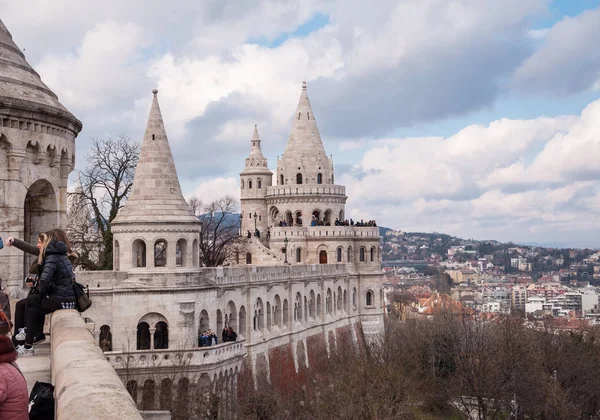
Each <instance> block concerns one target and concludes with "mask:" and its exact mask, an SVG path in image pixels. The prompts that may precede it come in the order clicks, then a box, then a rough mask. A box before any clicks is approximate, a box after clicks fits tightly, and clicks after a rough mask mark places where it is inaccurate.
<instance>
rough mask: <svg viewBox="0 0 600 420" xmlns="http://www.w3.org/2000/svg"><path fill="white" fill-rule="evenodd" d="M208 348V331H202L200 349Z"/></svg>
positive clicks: (199, 339)
mask: <svg viewBox="0 0 600 420" xmlns="http://www.w3.org/2000/svg"><path fill="white" fill-rule="evenodd" d="M206 346H208V334H206V331H202V334H200V336H199V337H198V347H206Z"/></svg>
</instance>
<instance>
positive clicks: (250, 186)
mask: <svg viewBox="0 0 600 420" xmlns="http://www.w3.org/2000/svg"><path fill="white" fill-rule="evenodd" d="M248 189H249V190H251V189H252V180H251V179H250V180H248Z"/></svg>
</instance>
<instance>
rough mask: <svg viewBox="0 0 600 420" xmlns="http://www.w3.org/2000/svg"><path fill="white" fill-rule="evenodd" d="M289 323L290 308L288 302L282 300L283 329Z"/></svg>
mask: <svg viewBox="0 0 600 420" xmlns="http://www.w3.org/2000/svg"><path fill="white" fill-rule="evenodd" d="M289 322H290V308H289V305H288V300H287V299H284V300H283V325H284V326H285V327H287V326H288V323H289Z"/></svg>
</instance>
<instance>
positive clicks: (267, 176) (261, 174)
mask: <svg viewBox="0 0 600 420" xmlns="http://www.w3.org/2000/svg"><path fill="white" fill-rule="evenodd" d="M251 143H252V144H251V148H250V154H249V155H248V157H247V158H246V166H245V168H244V170H243V171H242V172H241V173H240V188H241V199H240V202H241V218H242V234H246V233H247V232H248V231H250V232H251V234H253V233H254V231H255V230H258V231H259V232H260V238H261V239H265V235H266V231H267V227H268V213H267V202H266V195H267V187H270V186H271V185H272V183H273V172H271V171H270V170H269V168H268V167H267V159H266V158H265V157H264V156H263V154H262V150H261V148H260V137H259V135H258V127H257V126H256V125H255V126H254V134H253V135H252V140H251ZM255 215H256V216H255Z"/></svg>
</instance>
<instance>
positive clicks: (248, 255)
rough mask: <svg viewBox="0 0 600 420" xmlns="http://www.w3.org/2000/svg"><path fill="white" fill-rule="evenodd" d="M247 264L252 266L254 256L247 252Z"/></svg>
mask: <svg viewBox="0 0 600 420" xmlns="http://www.w3.org/2000/svg"><path fill="white" fill-rule="evenodd" d="M246 264H252V254H251V253H249V252H246Z"/></svg>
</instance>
